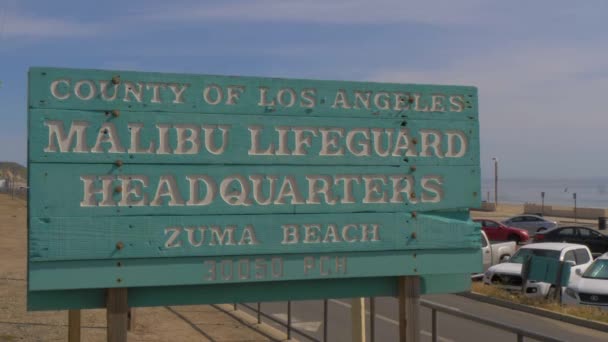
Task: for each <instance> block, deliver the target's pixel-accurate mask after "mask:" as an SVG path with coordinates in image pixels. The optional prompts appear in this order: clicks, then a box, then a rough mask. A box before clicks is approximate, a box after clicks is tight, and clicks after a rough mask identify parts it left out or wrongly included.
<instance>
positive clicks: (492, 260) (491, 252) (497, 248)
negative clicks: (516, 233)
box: [473, 230, 517, 278]
mask: <svg viewBox="0 0 608 342" xmlns="http://www.w3.org/2000/svg"><path fill="white" fill-rule="evenodd" d="M516 245H517V243H516V242H515V241H509V242H500V243H492V242H490V240H488V236H487V235H486V233H484V231H483V230H482V231H481V253H482V256H483V258H482V259H483V271H484V272H485V271H486V270H487V269H488V268H490V266H492V265H496V264H499V263H501V262H505V261H507V260H509V258H511V256H513V254H515V250H516ZM482 276H483V273H481V274H475V275H473V278H481V277H482Z"/></svg>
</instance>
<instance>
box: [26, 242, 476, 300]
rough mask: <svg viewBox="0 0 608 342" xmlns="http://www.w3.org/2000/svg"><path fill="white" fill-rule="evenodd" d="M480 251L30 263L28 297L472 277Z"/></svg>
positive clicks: (451, 250) (443, 250)
mask: <svg viewBox="0 0 608 342" xmlns="http://www.w3.org/2000/svg"><path fill="white" fill-rule="evenodd" d="M480 270H481V249H479V248H471V249H441V250H431V251H425V250H420V251H400V250H397V251H381V252H365V253H326V254H312V253H311V254H289V255H281V256H277V255H256V256H222V257H191V258H163V259H129V260H124V261H117V260H79V261H53V262H32V263H30V272H29V280H30V282H29V291H45V290H62V289H79V288H81V289H82V288H100V287H101V288H116V287H129V288H131V287H140V286H176V285H198V284H222V283H238V282H245V283H251V282H264V281H285V280H304V279H331V278H353V277H354V278H357V277H384V276H393V275H395V274H397V275H413V274H416V275H424V274H453V273H469V274H471V273H475V272H479V271H480Z"/></svg>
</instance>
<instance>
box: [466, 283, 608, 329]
mask: <svg viewBox="0 0 608 342" xmlns="http://www.w3.org/2000/svg"><path fill="white" fill-rule="evenodd" d="M471 292H474V293H478V294H481V295H484V296H488V297H492V298H496V299H502V300H505V301H509V302H513V303H516V304H522V305H527V306H533V307H535V308H539V309H544V310H549V311H553V312H557V313H561V314H564V315H570V316H575V317H579V318H583V319H587V320H592V321H598V322H602V323H608V311H604V310H602V309H600V308H597V307H593V306H567V305H561V304H559V303H557V302H555V301H554V300H552V299H545V298H528V297H525V296H522V295H521V294H520V293H511V292H508V291H504V290H502V289H499V288H497V287H494V286H488V285H484V284H483V283H481V282H474V283H473V284H472V285H471Z"/></svg>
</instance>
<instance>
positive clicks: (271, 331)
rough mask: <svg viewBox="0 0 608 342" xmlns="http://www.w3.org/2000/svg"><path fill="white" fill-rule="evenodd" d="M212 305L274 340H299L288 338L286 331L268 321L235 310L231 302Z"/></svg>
mask: <svg viewBox="0 0 608 342" xmlns="http://www.w3.org/2000/svg"><path fill="white" fill-rule="evenodd" d="M212 306H213V307H215V308H216V309H218V310H220V311H222V312H223V313H225V314H227V315H228V316H230V317H232V318H234V319H236V320H237V321H239V322H241V323H243V324H245V325H246V326H247V327H249V328H250V329H253V330H255V331H257V332H259V333H260V334H262V335H264V336H266V337H268V338H270V339H271V340H273V341H285V342H298V340H296V339H294V338H292V339H287V334H286V333H284V332H282V331H280V330H278V329H276V328H274V327H272V326H270V325H268V324H266V323H258V320H257V318H256V317H253V316H252V315H250V314H248V313H246V312H243V311H242V310H234V307H233V306H232V305H230V304H215V305H212Z"/></svg>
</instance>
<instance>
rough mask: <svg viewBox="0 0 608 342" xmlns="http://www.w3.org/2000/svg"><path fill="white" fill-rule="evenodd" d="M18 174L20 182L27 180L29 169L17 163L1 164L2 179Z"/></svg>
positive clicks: (0, 176)
mask: <svg viewBox="0 0 608 342" xmlns="http://www.w3.org/2000/svg"><path fill="white" fill-rule="evenodd" d="M11 173H12V174H16V175H17V178H18V179H20V180H26V179H27V168H26V167H25V166H23V165H21V164H18V163H15V162H0V178H6V177H8V176H9V175H10V174H11Z"/></svg>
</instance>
